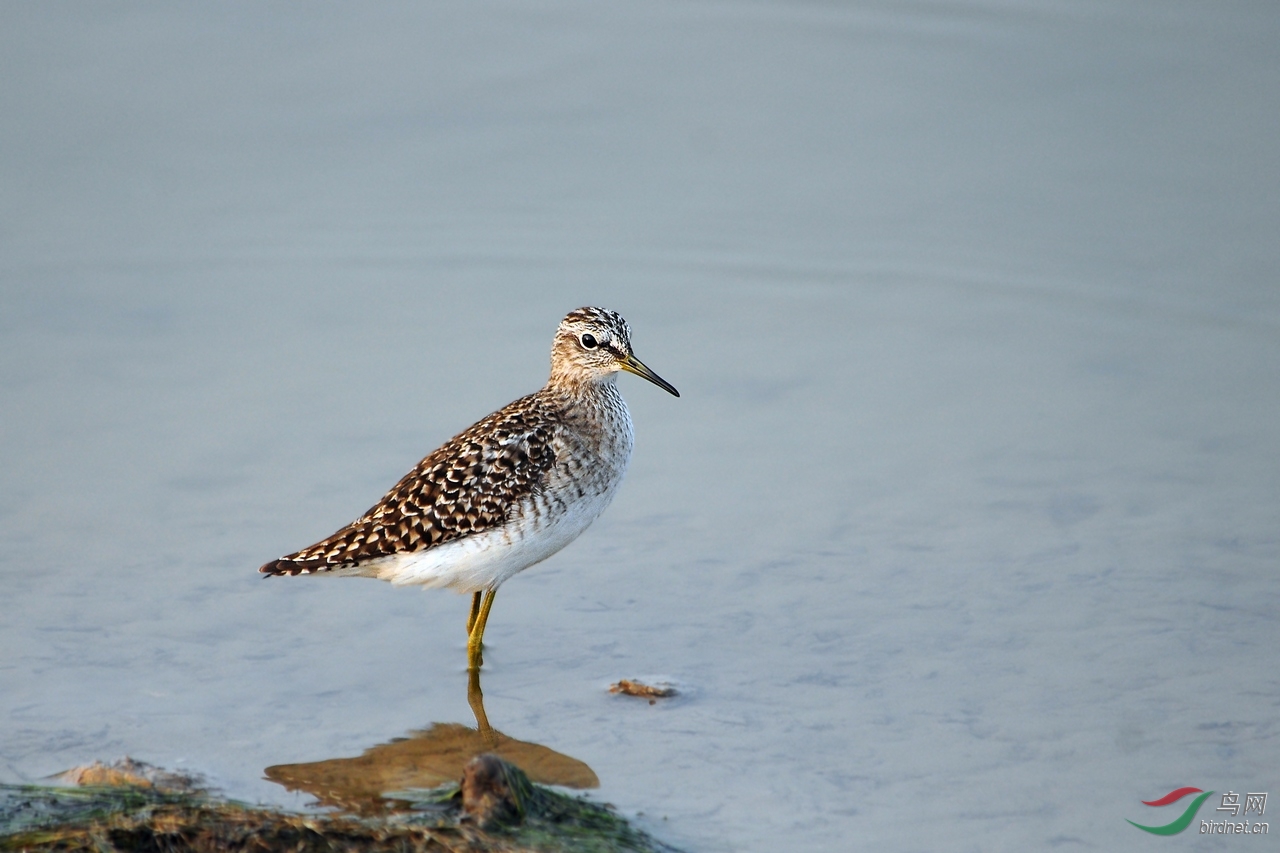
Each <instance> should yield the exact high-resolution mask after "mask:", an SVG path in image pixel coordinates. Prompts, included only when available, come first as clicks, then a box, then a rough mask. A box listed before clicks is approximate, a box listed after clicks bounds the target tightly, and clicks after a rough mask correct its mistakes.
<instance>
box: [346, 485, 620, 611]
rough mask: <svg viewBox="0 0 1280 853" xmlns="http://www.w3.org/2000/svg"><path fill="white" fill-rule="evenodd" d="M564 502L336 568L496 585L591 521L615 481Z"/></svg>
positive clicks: (453, 584)
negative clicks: (430, 545)
mask: <svg viewBox="0 0 1280 853" xmlns="http://www.w3.org/2000/svg"><path fill="white" fill-rule="evenodd" d="M621 479H622V478H621V477H619V478H618V482H617V483H615V484H613V487H612V488H609V489H607V490H606V491H603V492H600V493H596V494H594V495H588V496H585V497H584V498H583V499H582V500H579V501H575V502H574V503H572V504H570V505H568V506H567V507H565V509H564V510H563V511H561V512H555V511H550V512H547V511H543V512H540V513H539V512H533V513H527V514H525V515H523V516H521V517H520V518H518V519H517V520H515V521H512V522H509V523H508V524H506V525H504V526H502V527H498V528H493V529H491V530H486V531H484V532H482V533H477V534H475V535H473V536H468V537H467V538H465V539H455V540H453V541H452V542H446V543H444V544H443V545H437V546H436V547H434V548H430V549H428V550H425V551H415V552H411V553H405V554H393V555H391V556H389V557H384V558H382V559H380V560H375V561H373V562H370V563H368V564H366V565H364V566H360V567H358V568H352V569H346V570H339V571H337V572H335V574H351V575H359V576H362V577H374V578H378V579H379V580H384V581H390V582H391V583H393V584H396V585H397V586H403V585H409V584H417V585H419V586H423V587H427V588H431V589H435V588H441V587H447V588H450V589H453V590H456V591H457V592H477V591H479V590H482V589H497V587H498V585H499V584H501V583H502V582H503V581H505V580H507V579H508V578H510V577H511V576H512V575H514V574H516V573H517V572H519V571H522V570H524V569H527V568H529V567H530V566H532V565H534V564H535V563H540V562H542V561H543V560H545V559H547V557H550V556H551V555H552V554H554V553H556V552H557V551H559V550H560V549H561V548H563V547H564V546H566V545H568V544H569V543H570V542H572V541H573V540H574V539H577V538H578V536H580V535H581V534H582V531H584V530H586V529H587V528H588V527H590V526H591V522H593V521H595V520H596V519H597V518H598V517H599V516H600V513H602V512H604V509H605V507H607V506H608V505H609V502H610V501H612V500H613V495H614V493H615V492H616V491H617V485H618V484H620V482H621Z"/></svg>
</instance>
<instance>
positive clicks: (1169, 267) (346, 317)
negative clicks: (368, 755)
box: [0, 0, 1280, 851]
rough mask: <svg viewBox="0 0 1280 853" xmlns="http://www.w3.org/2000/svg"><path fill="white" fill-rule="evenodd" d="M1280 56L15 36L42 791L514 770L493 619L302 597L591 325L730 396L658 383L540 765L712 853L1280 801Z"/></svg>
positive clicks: (17, 432) (4, 150) (1065, 8)
mask: <svg viewBox="0 0 1280 853" xmlns="http://www.w3.org/2000/svg"><path fill="white" fill-rule="evenodd" d="M1277 44H1280V10H1278V8H1277V7H1276V5H1275V4H1274V3H1266V2H1260V3H1248V2H1219V3H1212V4H1209V3H1190V2H1167V0H1160V2H1155V0H1152V2H1109V3H1101V2H1023V3H1008V2H996V0H991V2H974V0H953V1H952V2H946V1H945V0H940V1H939V2H920V3H901V4H900V3H889V2H868V3H823V2H747V3H737V4H725V3H709V2H682V3H675V2H670V3H668V2H656V3H626V2H623V3H612V4H596V3H582V2H552V3H546V4H538V5H527V4H517V3H503V2H477V3H468V4H453V5H447V6H446V5H437V4H407V3H406V4H378V5H367V4H361V5H349V4H336V3H315V4H308V5H306V6H297V5H289V4H283V3H276V4H262V3H247V2H240V3H222V4H216V5H214V4H156V3H112V4H93V5H85V4H69V3H42V4H24V3H16V2H10V3H5V4H3V5H2V6H0V45H2V47H0V79H2V80H3V81H4V83H3V84H0V116H3V119H2V120H0V604H2V606H0V781H10V782H13V781H24V780H28V781H29V780H37V779H40V778H42V777H45V776H47V775H49V774H52V773H56V772H58V771H61V770H65V769H67V768H68V767H70V766H73V765H76V764H83V763H87V762H89V761H92V760H95V759H103V760H110V759H113V758H117V757H119V756H122V755H126V754H127V755H130V756H132V757H134V758H136V759H140V760H144V761H148V762H151V763H154V764H157V765H161V766H164V767H167V768H170V769H180V770H189V771H195V772H199V773H203V774H206V775H207V776H208V777H209V778H210V779H211V780H212V781H213V782H214V783H215V784H217V785H219V786H220V787H221V788H222V789H223V790H224V791H225V792H227V793H228V794H229V795H231V796H234V797H238V798H242V799H246V800H251V801H263V802H270V803H278V804H282V805H286V806H289V807H297V808H302V807H306V806H307V805H308V803H309V802H311V800H310V798H309V797H307V796H306V795H304V794H301V793H297V792H289V791H286V790H285V789H284V788H282V787H281V786H279V785H277V784H275V783H273V782H271V781H269V780H267V779H266V778H265V777H264V769H265V768H267V767H270V766H275V765H289V764H299V763H305V762H316V761H325V760H328V759H333V758H341V757H351V756H358V755H360V754H361V753H362V752H363V751H365V750H367V749H370V748H372V747H375V746H377V745H379V744H385V743H388V742H391V741H393V740H394V739H396V738H398V737H402V736H405V735H406V734H407V733H409V732H411V731H421V730H424V729H427V728H428V727H430V726H431V725H432V724H433V723H446V724H447V723H464V724H468V725H471V724H474V717H473V715H472V710H471V707H470V706H469V705H468V684H467V677H466V674H465V672H464V671H463V667H464V665H465V654H464V640H465V637H464V623H465V619H466V610H467V606H468V601H467V600H466V599H464V598H462V597H459V596H455V595H452V594H449V593H443V592H420V591H417V590H411V589H410V590H407V589H394V588H391V587H390V586H388V585H384V584H380V583H378V582H375V581H362V580H354V579H329V578H317V577H299V578H284V579H271V580H260V579H259V577H258V576H257V575H256V573H255V570H256V568H257V566H258V565H260V564H261V563H263V562H265V561H266V560H268V559H271V558H274V557H277V556H280V555H281V554H283V553H286V552H289V551H292V550H295V549H297V548H299V547H301V546H303V545H307V544H309V543H311V542H313V541H315V540H316V539H319V538H321V537H323V536H325V535H327V534H329V533H330V532H332V531H333V530H334V529H336V528H337V527H339V526H341V525H342V524H345V523H346V522H348V521H350V520H351V519H352V518H354V517H356V516H357V515H359V514H360V513H361V512H363V511H364V510H365V509H366V508H367V507H368V506H369V505H371V504H372V503H373V502H374V501H375V500H376V499H377V498H378V497H379V496H380V495H381V494H382V493H383V491H384V490H385V489H386V488H387V487H389V486H390V485H391V484H392V483H394V482H395V480H396V479H397V478H398V477H399V476H400V475H401V474H403V473H404V472H405V471H407V470H408V469H409V467H410V466H411V465H413V464H414V463H415V462H416V461H417V460H418V459H419V458H420V457H421V456H423V455H425V454H426V453H427V452H429V451H430V450H432V449H433V448H434V447H436V446H437V445H438V444H439V443H440V442H442V441H444V440H445V439H447V438H448V437H449V436H451V435H453V434H454V433H455V432H457V431H458V430H460V429H462V428H464V427H466V426H467V425H469V424H470V423H471V422H473V421H474V420H476V419H478V418H479V417H481V416H483V415H485V414H487V413H488V412H490V411H492V410H494V409H496V408H498V407H500V406H502V405H504V404H505V403H507V402H509V401H510V400H512V399H514V398H515V397H517V396H519V395H521V394H524V393H527V392H529V391H531V390H534V389H535V388H537V387H539V386H540V385H541V383H542V382H543V381H544V379H545V374H546V370H547V359H548V349H549V345H550V341H551V334H552V332H553V331H554V329H555V326H556V323H557V322H558V321H559V319H560V317H561V316H563V314H564V313H566V312H567V311H569V310H570V309H572V308H575V307H577V306H579V305H584V304H597V305H603V306H606V307H609V308H613V309H615V310H617V311H619V312H621V313H622V314H623V315H624V316H625V317H626V318H627V319H628V320H629V321H630V323H631V325H632V327H633V329H634V342H635V346H636V352H637V355H639V356H640V357H641V358H642V359H644V361H645V362H646V363H647V364H648V365H649V366H650V367H652V368H653V369H654V370H656V371H657V372H658V373H660V374H661V375H662V376H663V377H664V378H666V379H668V380H670V381H671V382H672V383H673V384H674V385H676V386H677V387H678V388H679V389H680V391H681V394H682V396H681V398H680V399H678V400H677V399H674V398H671V397H669V396H668V395H666V394H665V393H663V392H662V391H661V390H659V389H657V388H654V387H652V386H650V385H648V384H647V383H644V382H642V381H640V380H637V379H635V378H634V377H627V376H624V377H623V378H622V379H621V380H620V383H621V385H622V389H623V393H624V395H625V396H626V397H627V399H628V401H629V403H630V405H631V408H632V413H633V417H634V419H635V422H636V431H637V446H636V452H635V456H634V458H633V462H632V467H631V470H630V472H629V474H628V479H627V482H626V483H625V484H624V486H623V489H622V491H621V494H620V496H619V497H618V499H617V500H616V501H615V502H614V504H613V506H611V507H610V509H609V510H608V511H607V512H606V513H605V515H604V516H603V517H602V518H601V519H600V521H598V522H597V523H596V524H595V526H594V527H593V528H592V529H591V530H589V531H588V532H587V533H586V534H585V535H584V536H583V537H582V538H581V539H580V540H579V541H577V542H575V543H574V544H573V545H571V546H570V547H569V548H568V549H566V550H565V551H563V552H562V553H561V554H559V555H557V556H555V557H553V558H552V559H551V560H549V561H548V562H546V563H543V564H542V565H540V566H537V567H535V568H533V569H530V570H529V571H527V572H525V573H523V574H522V575H520V576H518V577H517V578H515V579H514V580H512V581H510V582H509V583H507V584H506V585H504V586H503V588H502V590H501V592H500V594H499V595H498V597H497V600H496V604H495V607H494V610H493V615H492V618H491V619H490V622H489V627H488V631H487V634H486V640H487V650H486V655H485V664H486V665H485V669H484V674H483V675H484V682H483V685H484V699H485V707H486V709H487V713H488V718H489V720H490V721H491V723H492V725H493V726H494V727H496V728H497V729H501V730H502V732H504V733H505V734H506V735H508V736H509V737H510V738H513V739H517V740H519V741H521V742H527V743H531V744H538V745H541V746H544V747H546V748H547V749H548V750H551V751H554V752H556V753H559V754H561V755H564V756H568V757H570V758H572V759H573V760H575V761H578V762H581V763H584V764H585V765H587V766H589V768H590V769H591V771H593V772H594V773H595V775H596V776H598V778H599V781H600V787H599V789H598V790H596V791H594V792H593V793H592V794H591V796H593V797H596V798H598V799H600V800H602V801H608V802H611V803H614V804H615V805H616V806H617V807H618V808H619V810H620V811H621V812H622V813H623V814H626V815H628V816H631V817H634V818H635V819H636V820H637V822H638V823H639V825H640V826H642V827H643V828H645V829H647V830H649V831H651V832H653V833H655V834H657V835H658V836H659V837H661V838H662V839H664V840H666V841H668V842H670V843H673V844H677V845H680V846H682V847H685V848H688V849H690V850H698V851H704V850H705V851H720V850H781V849H787V850H814V851H817V850H840V849H880V850H902V851H916V850H919V851H925V850H965V851H967V850H1043V849H1112V850H1114V849H1130V850H1146V849H1151V850H1156V849H1158V848H1159V849H1164V848H1162V847H1161V845H1164V847H1168V845H1169V844H1170V843H1171V842H1170V841H1169V840H1168V839H1162V838H1157V837H1155V836H1150V835H1148V834H1146V833H1143V832H1141V831H1139V830H1136V829H1134V828H1133V827H1131V826H1130V825H1129V824H1128V823H1126V822H1125V821H1126V819H1128V820H1133V821H1135V822H1137V823H1145V824H1148V825H1154V824H1163V823H1166V822H1168V821H1169V820H1172V819H1173V818H1174V817H1176V816H1177V815H1176V814H1172V813H1171V812H1174V811H1179V810H1180V809H1181V804H1180V805H1178V806H1170V807H1165V808H1153V807H1148V806H1145V805H1143V804H1142V802H1141V801H1143V800H1153V799H1155V798H1157V797H1160V796H1162V795H1163V794H1165V793H1166V792H1168V791H1170V790H1171V789H1173V788H1177V787H1182V786H1195V787H1199V788H1202V789H1204V790H1206V791H1208V790H1214V791H1219V792H1222V791H1228V790H1234V791H1237V792H1245V791H1270V792H1272V796H1273V799H1274V798H1275V797H1276V796H1280V791H1278V790H1277V789H1280V771H1278V770H1277V768H1280V722H1278V720H1280V674H1278V670H1277V663H1280V622H1278V617H1280V592H1278V586H1277V564H1278V561H1280V426H1278V425H1280V385H1278V383H1277V380H1280V239H1277V234H1280V227H1278V226H1280V201H1278V199H1280V150H1278V145H1277V140H1280V50H1277V48H1276V45H1277ZM620 678H642V679H650V680H667V681H671V682H673V683H675V684H676V685H677V686H678V687H679V688H680V689H681V691H682V695H681V696H680V697H678V698H676V699H674V700H670V701H664V702H659V703H658V704H655V705H649V704H648V703H647V702H644V701H643V700H635V699H631V698H628V697H619V696H612V695H610V694H609V693H608V691H607V688H608V686H609V684H610V683H611V682H614V681H617V680H618V679H620ZM1184 803H1185V801H1184ZM1216 804H1217V803H1215V802H1214V799H1211V800H1210V801H1209V804H1208V806H1206V808H1205V809H1204V811H1203V813H1202V814H1201V817H1209V816H1211V815H1212V816H1214V817H1221V814H1220V813H1219V814H1214V812H1213V809H1212V808H1210V807H1211V806H1214V805H1216ZM1270 808H1274V804H1272V805H1271V806H1270ZM1255 817H1256V816H1255ZM1255 842H1256V843H1255ZM1179 843H1181V844H1182V846H1183V847H1184V848H1187V849H1195V850H1210V849H1213V850H1217V849H1227V848H1231V849H1235V848H1236V847H1239V848H1242V849H1243V848H1244V847H1249V846H1250V845H1251V844H1252V846H1253V848H1254V849H1263V846H1264V845H1265V842H1261V841H1259V840H1257V839H1244V838H1239V837H1234V838H1224V837H1222V836H1218V837H1216V838H1210V837H1207V836H1199V835H1197V834H1196V833H1195V830H1194V829H1192V830H1189V831H1188V832H1187V833H1186V835H1185V836H1184V837H1183V838H1182V839H1180V841H1179Z"/></svg>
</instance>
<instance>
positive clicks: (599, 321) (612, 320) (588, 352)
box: [551, 308, 680, 397]
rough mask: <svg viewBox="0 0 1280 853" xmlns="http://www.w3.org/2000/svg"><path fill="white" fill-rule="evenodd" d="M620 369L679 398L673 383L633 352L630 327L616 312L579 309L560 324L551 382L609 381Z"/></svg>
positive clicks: (553, 350)
mask: <svg viewBox="0 0 1280 853" xmlns="http://www.w3.org/2000/svg"><path fill="white" fill-rule="evenodd" d="M619 370H625V371H627V372H628V373H634V374H635V375H636V376H643V377H644V378H645V379H648V380H649V381H650V382H652V383H653V384H654V385H657V386H658V387H659V388H661V389H663V390H664V391H666V392H668V393H670V394H674V395H675V396H677V397H679V396H680V392H679V391H677V390H676V389H675V386H673V385H672V384H671V383H670V382H667V381H666V380H665V379H663V378H662V377H661V376H659V375H658V374H656V373H654V372H653V371H652V370H650V369H649V368H647V367H645V365H644V362H642V361H640V359H638V358H636V356H635V353H633V352H632V351H631V327H630V326H628V325H627V321H626V320H624V319H622V316H621V315H620V314H618V313H616V312H614V311H609V310H606V309H604V308H579V309H578V310H576V311H570V312H569V314H568V315H567V316H566V317H565V318H564V319H563V320H561V321H560V328H559V329H557V330H556V339H555V343H553V344H552V345H551V379H552V381H553V382H561V383H565V384H570V385H574V384H581V383H583V382H601V381H608V380H610V379H611V378H612V377H613V376H614V375H615V374H616V373H617V372H618V371H619Z"/></svg>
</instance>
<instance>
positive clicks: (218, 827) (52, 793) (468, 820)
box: [0, 755, 672, 853]
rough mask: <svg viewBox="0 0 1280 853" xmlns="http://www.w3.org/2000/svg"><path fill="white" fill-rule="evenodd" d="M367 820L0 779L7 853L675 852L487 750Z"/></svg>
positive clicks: (136, 790)
mask: <svg viewBox="0 0 1280 853" xmlns="http://www.w3.org/2000/svg"><path fill="white" fill-rule="evenodd" d="M393 798H394V799H395V800H396V801H398V802H400V803H401V804H402V806H403V809H402V810H400V811H397V812H393V813H391V814H388V815H382V816H379V817H374V818H369V817H365V818H359V817H350V816H344V815H339V814H323V815H307V814H293V813H288V812H281V811H277V810H274V809H269V808H263V807H251V806H247V805H244V804H240V803H235V802H229V801H226V800H221V799H218V798H216V797H214V796H212V795H211V794H209V793H207V792H204V791H200V790H182V791H174V790H167V789H164V788H160V787H156V786H154V785H141V784H134V783H129V784H123V785H110V786H106V785H94V786H89V787H80V788H52V787H42V786H0V850H5V851H19V850H22V851H28V850H29V851H82V850H83V851H93V852H94V853H111V851H121V853H125V852H126V851H138V853H144V851H145V853H152V852H153V851H157V852H158V851H174V853H178V851H201V852H203V851H210V853H212V851H240V850H246V851H247V850H254V851H262V850H290V851H297V853H338V851H344V853H345V851H378V853H381V851H388V853H390V852H391V851H396V853H419V851H422V853H427V851H452V853H470V851H495V853H497V852H498V851H502V853H507V851H511V853H515V851H546V853H552V851H554V852H555V853H607V851H637V853H648V852H649V851H671V850H672V848H670V847H667V846H666V845H663V844H661V843H659V842H657V841H655V840H654V839H652V838H650V837H649V836H648V835H646V834H645V833H643V832H641V831H640V830H637V829H635V828H634V827H632V826H631V825H630V824H628V823H627V822H626V821H625V820H624V819H623V818H621V817H620V816H618V815H617V814H615V813H614V812H613V811H611V810H610V809H608V808H606V807H602V806H599V805H596V804H594V803H591V802H588V801H586V800H583V799H578V798H574V797H568V796H565V795H563V794H560V793H557V792H556V791H553V790H551V789H549V788H544V787H542V786H540V785H535V784H534V783H532V782H530V781H529V779H528V777H527V776H526V775H525V774H524V773H523V772H522V771H521V770H520V769H519V768H517V767H516V766H515V765H512V764H509V763H507V762H505V761H503V760H502V759H500V758H498V757H496V756H494V755H482V756H478V757H477V758H476V759H474V760H473V761H472V762H471V763H470V764H468V765H467V768H466V770H465V772H464V775H463V778H462V780H461V783H460V784H459V785H454V786H447V787H445V788H439V789H432V790H430V791H407V792H401V793H399V794H396V795H393Z"/></svg>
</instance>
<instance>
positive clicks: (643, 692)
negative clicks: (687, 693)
mask: <svg viewBox="0 0 1280 853" xmlns="http://www.w3.org/2000/svg"><path fill="white" fill-rule="evenodd" d="M609 692H610V693H621V694H622V695H624V696H639V697H640V698H641V699H648V700H649V704H650V705H656V704H658V700H659V699H670V698H671V697H672V696H679V695H680V692H679V691H678V690H676V689H675V688H674V687H672V686H671V685H670V684H662V685H652V684H645V683H643V682H640V681H629V680H627V679H625V678H624V679H622V680H621V681H619V682H618V683H617V684H614V685H611V686H610V687H609Z"/></svg>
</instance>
